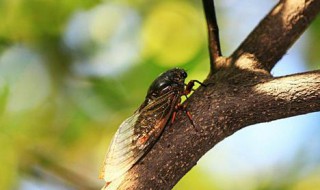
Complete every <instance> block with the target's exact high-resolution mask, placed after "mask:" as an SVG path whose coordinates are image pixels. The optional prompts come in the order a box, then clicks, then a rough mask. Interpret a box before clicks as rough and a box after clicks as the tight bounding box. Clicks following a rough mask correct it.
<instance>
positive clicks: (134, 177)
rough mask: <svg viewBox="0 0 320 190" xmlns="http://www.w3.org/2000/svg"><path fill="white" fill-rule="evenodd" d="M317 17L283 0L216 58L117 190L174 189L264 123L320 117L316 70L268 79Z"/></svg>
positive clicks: (312, 2) (310, 0)
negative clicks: (213, 152) (235, 137)
mask: <svg viewBox="0 0 320 190" xmlns="http://www.w3.org/2000/svg"><path fill="white" fill-rule="evenodd" d="M319 11H320V1H319V0H306V1H304V0H284V1H280V2H279V3H278V4H277V5H276V6H275V7H274V8H273V10H272V11H271V12H270V13H269V14H268V15H267V16H266V17H265V18H264V19H263V20H262V21H261V23H260V24H259V25H258V26H257V28H256V29H254V31H253V32H252V33H251V34H250V35H249V36H248V38H247V39H246V40H245V41H244V42H243V43H242V44H241V45H240V46H239V48H238V49H237V50H236V51H235V52H234V53H233V54H232V55H231V56H230V57H228V58H223V57H218V58H217V59H216V62H215V64H216V66H217V67H216V68H218V69H217V70H215V71H211V72H210V74H209V76H208V78H207V79H206V81H205V83H206V84H208V86H207V87H200V88H199V89H197V90H196V91H195V92H194V94H193V95H192V96H191V97H190V98H189V100H188V101H186V104H187V107H188V110H189V111H190V112H191V114H192V116H193V120H194V122H195V127H194V126H192V125H191V124H190V122H189V120H188V118H187V117H186V115H185V114H183V113H182V112H179V113H178V114H177V118H176V122H175V123H174V124H173V125H172V126H170V127H169V128H167V129H166V130H165V131H164V133H163V135H162V136H161V138H160V139H159V141H158V142H157V143H156V144H155V146H154V147H153V148H152V149H151V151H150V152H149V153H148V154H147V155H146V156H145V157H144V158H143V159H141V160H140V161H139V162H138V163H137V164H136V165H135V166H134V167H133V168H132V169H131V170H130V171H129V172H128V173H127V174H126V176H125V177H124V178H125V179H124V180H123V182H122V184H121V185H120V187H119V189H157V190H158V189H171V188H172V187H173V186H174V185H175V184H176V183H177V182H178V181H179V180H180V179H181V178H182V177H183V176H184V175H185V174H186V173H187V172H188V171H189V170H190V169H191V168H192V167H193V166H194V165H196V163H197V161H198V160H199V159H200V158H201V157H202V156H203V155H204V154H205V153H206V152H207V151H208V150H210V149H211V148H212V147H213V146H214V145H215V144H217V143H218V142H220V141H222V140H223V139H224V138H226V137H228V136H230V135H231V134H233V133H235V132H236V131H238V130H240V129H242V128H244V127H246V126H249V125H252V124H256V123H261V122H268V121H272V120H276V119H280V118H286V117H291V116H296V115H300V114H305V113H310V112H315V111H320V70H318V71H312V72H306V73H300V74H294V75H289V76H283V77H277V78H275V77H272V76H271V74H270V70H271V69H272V68H273V66H274V65H275V64H276V63H277V61H278V60H279V59H280V58H281V57H282V56H283V55H284V54H285V52H286V51H287V50H288V48H290V46H291V45H292V44H293V43H294V41H295V40H297V38H298V37H299V36H300V35H301V34H302V32H303V31H304V30H305V29H306V28H307V26H308V25H309V24H310V23H311V21H312V20H313V19H314V18H315V16H316V14H317V13H318V12H319Z"/></svg>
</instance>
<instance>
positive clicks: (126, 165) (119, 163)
mask: <svg viewBox="0 0 320 190" xmlns="http://www.w3.org/2000/svg"><path fill="white" fill-rule="evenodd" d="M138 117H139V114H138V113H135V114H134V115H132V116H131V117H129V118H127V119H126V120H125V121H123V122H122V123H121V125H120V127H119V128H118V130H117V132H116V134H115V135H114V137H113V140H112V142H111V144H110V146H109V150H108V152H107V155H106V158H105V161H104V165H103V169H102V172H101V174H100V177H101V178H104V179H105V181H107V182H110V181H113V180H114V179H116V178H118V177H119V176H121V175H122V174H124V173H125V172H126V171H128V170H129V169H130V168H131V167H132V165H133V164H134V163H135V162H136V161H137V160H138V159H139V155H136V154H137V153H136V151H135V149H136V147H135V146H134V145H133V141H134V125H135V124H136V122H137V120H138ZM140 157H141V156H140Z"/></svg>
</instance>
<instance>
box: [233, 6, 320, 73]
mask: <svg viewBox="0 0 320 190" xmlns="http://www.w3.org/2000/svg"><path fill="white" fill-rule="evenodd" d="M319 11H320V1H318V0H282V1H279V3H278V4H277V5H276V6H275V7H274V8H273V10H271V12H270V13H269V14H268V15H267V16H266V17H265V18H264V19H263V20H262V21H261V22H260V23H259V25H258V26H257V27H256V28H255V29H254V30H253V31H252V32H251V34H250V35H249V36H248V37H247V38H246V39H245V40H244V42H242V44H241V45H240V46H239V47H238V49H237V50H236V51H235V52H234V53H233V54H232V56H231V62H232V63H234V64H236V65H237V66H239V67H241V68H250V69H252V68H255V69H264V70H267V71H269V72H270V71H271V69H272V68H273V67H274V65H275V64H276V63H277V62H278V61H279V60H280V59H281V58H282V56H283V55H284V54H285V53H286V52H287V50H288V49H289V48H290V47H291V45H292V44H293V43H294V42H295V41H296V40H297V39H298V38H299V36H300V35H301V34H302V33H303V32H304V31H305V29H306V28H307V27H308V26H309V24H310V23H311V21H312V20H313V19H314V18H315V17H316V15H317V14H318V13H319ZM242 60H250V61H249V62H248V61H242Z"/></svg>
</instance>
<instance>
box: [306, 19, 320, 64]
mask: <svg viewBox="0 0 320 190" xmlns="http://www.w3.org/2000/svg"><path fill="white" fill-rule="evenodd" d="M308 31H309V34H310V35H309V36H308V38H309V39H308V40H309V41H310V42H319V41H320V19H319V18H318V19H315V20H314V21H313V24H312V25H311V26H310V29H309V30H308ZM319 52H320V46H318V45H317V44H316V43H308V44H307V49H306V54H305V55H306V59H307V64H308V66H309V67H310V68H311V69H319V63H320V57H319Z"/></svg>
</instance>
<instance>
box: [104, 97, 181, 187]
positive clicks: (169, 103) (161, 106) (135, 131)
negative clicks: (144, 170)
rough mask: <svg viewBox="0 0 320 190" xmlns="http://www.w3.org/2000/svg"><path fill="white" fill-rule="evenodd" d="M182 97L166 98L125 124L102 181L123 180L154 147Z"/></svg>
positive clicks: (119, 130)
mask: <svg viewBox="0 0 320 190" xmlns="http://www.w3.org/2000/svg"><path fill="white" fill-rule="evenodd" d="M178 97H179V96H177V94H176V93H174V92H170V93H168V94H165V95H163V96H161V97H159V98H157V99H155V100H153V101H151V102H150V103H148V105H147V106H145V107H144V108H142V109H141V110H139V111H138V112H135V113H134V114H133V115H132V116H131V117H129V118H128V119H126V120H125V121H124V122H122V124H121V125H120V127H119V129H118V130H117V132H116V134H115V136H114V138H113V140H112V142H111V145H110V147H109V151H108V153H107V155H106V158H105V162H104V166H103V170H102V173H101V175H100V177H101V178H104V179H105V181H106V182H111V181H113V180H114V179H116V178H118V177H120V176H121V175H123V174H124V173H125V172H127V171H128V170H129V169H130V168H131V167H132V166H133V165H134V164H135V163H136V162H137V161H138V160H139V159H140V158H141V157H142V156H143V155H144V154H145V153H146V152H147V151H148V150H149V149H150V148H151V147H152V145H153V144H154V143H155V141H156V140H157V138H158V137H159V135H160V133H161V132H162V130H163V128H164V126H165V124H166V123H167V120H168V118H169V117H170V115H171V112H172V110H173V108H174V105H175V104H176V102H177V100H178Z"/></svg>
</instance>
